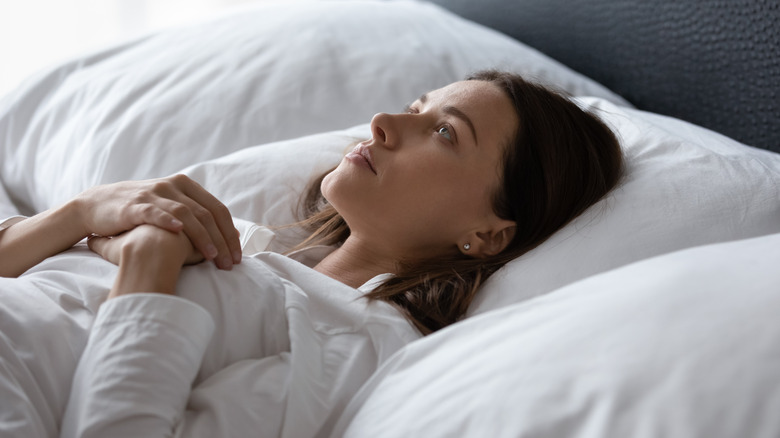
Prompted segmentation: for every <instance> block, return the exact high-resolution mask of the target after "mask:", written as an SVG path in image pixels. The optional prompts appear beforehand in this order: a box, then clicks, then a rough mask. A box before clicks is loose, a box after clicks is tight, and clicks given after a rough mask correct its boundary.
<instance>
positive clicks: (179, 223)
mask: <svg viewBox="0 0 780 438" xmlns="http://www.w3.org/2000/svg"><path fill="white" fill-rule="evenodd" d="M171 225H172V226H173V227H174V228H179V227H183V226H184V223H183V222H182V221H180V220H178V219H171Z"/></svg>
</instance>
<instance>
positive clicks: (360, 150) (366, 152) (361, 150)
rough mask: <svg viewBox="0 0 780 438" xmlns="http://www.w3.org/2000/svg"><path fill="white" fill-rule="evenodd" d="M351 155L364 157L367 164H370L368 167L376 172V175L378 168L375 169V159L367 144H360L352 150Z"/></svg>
mask: <svg viewBox="0 0 780 438" xmlns="http://www.w3.org/2000/svg"><path fill="white" fill-rule="evenodd" d="M350 154H355V155H358V156H360V157H362V158H363V159H364V160H366V163H368V167H370V168H371V171H372V172H374V175H376V167H374V158H373V157H372V156H371V149H369V147H368V146H366V144H365V143H358V145H357V146H355V148H354V149H352V152H350Z"/></svg>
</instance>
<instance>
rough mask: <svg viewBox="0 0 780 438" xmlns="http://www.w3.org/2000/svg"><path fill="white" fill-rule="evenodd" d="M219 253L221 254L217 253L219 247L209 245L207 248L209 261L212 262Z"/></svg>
mask: <svg viewBox="0 0 780 438" xmlns="http://www.w3.org/2000/svg"><path fill="white" fill-rule="evenodd" d="M217 253H219V251H217V247H216V246H214V245H209V246H207V247H206V257H207V258H208V259H209V260H211V259H213V258H214V257H216V256H217Z"/></svg>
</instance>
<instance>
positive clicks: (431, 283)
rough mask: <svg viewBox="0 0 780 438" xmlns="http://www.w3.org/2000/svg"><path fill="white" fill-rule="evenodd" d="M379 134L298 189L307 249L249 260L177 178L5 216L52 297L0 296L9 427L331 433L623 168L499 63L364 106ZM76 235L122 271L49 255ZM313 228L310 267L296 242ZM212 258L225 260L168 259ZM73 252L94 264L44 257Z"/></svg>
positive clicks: (224, 223)
mask: <svg viewBox="0 0 780 438" xmlns="http://www.w3.org/2000/svg"><path fill="white" fill-rule="evenodd" d="M371 133H372V138H371V139H369V140H367V141H364V142H362V143H360V144H358V145H357V146H356V147H355V148H354V149H353V150H352V152H350V153H349V154H347V155H346V156H345V157H344V159H343V160H342V162H341V163H340V164H339V166H338V167H337V168H336V169H334V170H333V171H332V172H329V173H327V174H326V175H324V176H323V178H321V179H320V180H318V181H317V182H316V183H315V184H314V185H313V186H312V189H311V190H310V192H309V193H308V195H307V197H306V201H307V202H306V206H307V211H308V218H307V219H305V220H304V221H303V222H302V223H301V225H302V226H304V227H307V228H309V229H311V231H312V233H311V236H310V238H309V239H308V240H307V241H306V242H304V243H303V244H302V245H301V248H304V247H309V249H308V250H307V249H299V250H297V251H293V252H292V253H291V254H290V257H284V256H280V255H278V254H270V253H261V254H259V255H256V256H254V257H252V258H244V259H243V261H242V259H241V252H240V248H239V243H238V233H237V231H236V230H235V228H234V227H233V225H232V222H231V218H230V216H229V213H228V212H227V210H226V209H225V207H224V206H222V204H220V203H219V201H217V200H216V199H214V198H213V197H212V196H211V195H209V194H208V193H206V192H205V191H204V190H203V189H202V188H200V187H199V186H198V185H197V184H195V183H193V182H192V181H190V180H188V179H187V178H185V177H182V176H176V177H171V178H167V179H163V180H159V181H151V182H127V183H119V184H115V185H109V186H102V187H97V188H94V189H91V190H88V191H86V192H84V193H83V194H81V195H79V196H78V197H77V198H76V199H74V200H73V201H72V202H70V203H68V204H66V205H64V206H63V207H60V208H58V209H54V210H51V211H48V212H45V213H42V214H40V215H38V216H35V217H32V218H30V219H27V220H23V221H21V222H18V223H15V224H13V225H12V226H10V227H8V228H7V229H5V230H3V231H0V233H1V234H0V257H1V258H0V260H1V261H2V263H0V266H1V268H0V269H2V272H1V273H2V275H3V276H17V275H19V274H21V273H22V272H25V271H26V273H25V274H24V275H22V276H21V277H20V278H19V279H17V280H14V281H17V282H28V283H30V284H29V285H28V287H26V288H20V289H19V290H30V289H33V290H35V288H38V289H39V290H41V291H42V292H41V293H42V295H43V296H44V297H46V298H49V300H48V301H47V300H42V299H41V298H40V297H37V296H35V297H27V296H21V297H19V296H17V295H23V294H8V295H11V296H9V297H8V300H9V301H4V302H3V305H4V306H6V308H5V309H2V310H3V312H4V313H7V314H9V315H10V314H12V313H13V312H14V311H15V310H16V309H22V308H24V307H25V306H27V307H35V306H38V307H37V309H36V312H34V315H33V317H39V318H40V320H36V321H35V322H34V323H30V321H28V320H23V321H17V322H14V321H13V319H12V318H4V319H3V322H2V324H3V330H2V333H3V335H4V336H3V338H2V341H3V345H0V347H2V348H3V351H12V352H14V351H17V350H18V349H19V346H29V347H28V348H29V349H30V351H25V353H26V354H18V353H17V354H16V355H15V356H9V357H4V361H5V362H4V363H5V364H7V366H6V370H5V371H4V373H5V374H4V375H3V376H4V378H3V381H2V382H0V383H2V387H0V391H2V392H3V394H0V395H2V398H0V399H2V400H5V401H4V403H7V406H3V409H2V412H8V413H9V414H7V415H5V417H11V418H12V419H13V418H14V416H16V417H15V418H16V419H17V420H18V419H25V420H24V421H16V422H14V421H4V422H3V423H2V426H3V428H4V432H5V431H6V430H7V431H10V432H9V433H8V435H9V436H10V435H14V434H16V435H18V436H53V435H57V434H58V430H59V427H60V419H61V418H62V430H61V433H62V436H125V435H127V436H139V435H140V436H152V435H163V434H172V433H174V432H175V433H178V434H181V436H226V435H230V434H231V433H234V434H242V433H245V432H246V431H249V430H252V431H255V430H258V431H259V432H260V435H261V436H295V437H301V436H314V435H315V434H317V433H326V432H327V431H328V430H329V428H330V427H331V426H332V424H333V422H334V421H335V420H336V419H337V417H338V414H339V413H340V410H341V409H342V408H343V407H344V405H345V404H346V402H347V401H348V400H349V397H350V396H351V394H352V393H353V392H354V391H355V390H357V389H358V388H359V386H360V385H361V384H362V383H363V381H365V379H367V378H368V377H369V376H370V374H371V373H372V372H373V371H374V370H375V369H376V367H377V366H378V365H379V364H381V363H382V362H383V361H384V360H385V359H386V358H387V357H388V356H389V355H390V354H392V353H393V352H394V351H396V350H398V349H399V348H401V347H402V346H403V345H405V344H406V343H408V342H410V341H412V340H414V339H415V338H417V337H419V334H420V333H422V334H427V333H430V332H432V331H435V330H437V329H439V328H441V327H444V326H446V325H447V324H451V323H453V322H455V321H457V320H458V319H459V318H460V317H462V315H463V314H464V312H465V311H466V309H467V307H468V305H469V303H470V301H471V299H472V298H473V296H474V294H475V292H476V290H477V288H478V286H479V285H480V284H481V283H482V282H483V281H484V280H485V279H487V278H488V276H490V275H491V274H492V273H493V272H495V270H497V269H498V268H499V267H501V266H502V265H503V264H505V263H506V262H507V261H509V260H511V259H513V258H515V257H517V256H519V255H521V254H523V253H525V252H527V251H528V250H530V249H532V248H534V247H535V246H537V245H539V244H540V243H541V242H543V241H544V240H545V239H546V238H547V237H549V236H550V235H551V234H552V233H554V232H555V231H556V230H558V229H560V227H562V226H563V225H565V224H566V223H568V222H569V221H570V220H572V219H573V218H574V217H576V216H577V215H578V214H580V213H581V212H582V211H584V210H585V209H586V208H588V206H590V205H592V204H593V203H594V202H596V201H598V200H599V199H600V198H601V197H602V196H603V195H604V194H605V193H607V192H608V191H609V190H610V189H611V188H612V187H613V186H614V185H615V184H616V183H617V180H618V178H619V175H620V172H621V169H622V158H621V153H620V148H619V146H618V144H617V141H616V140H615V138H614V136H613V135H612V133H611V132H610V131H609V129H607V128H606V127H605V126H604V125H603V124H602V123H601V122H600V121H599V120H598V119H597V118H596V117H594V116H592V115H590V114H588V113H586V112H583V111H582V110H581V109H579V108H578V107H577V106H576V105H575V104H573V103H572V102H570V101H568V100H567V99H565V98H563V97H561V96H559V95H557V94H555V93H552V92H550V91H548V90H546V89H544V88H542V87H539V86H537V85H533V84H530V83H527V82H525V81H523V80H522V79H521V78H519V77H517V76H514V75H511V74H507V73H502V72H494V71H488V72H482V73H479V74H477V75H475V76H473V77H471V78H469V79H468V80H466V81H462V82H457V83H454V84H451V85H449V86H447V87H444V88H442V89H439V90H434V91H432V92H430V93H427V94H425V95H424V96H422V97H421V98H419V99H418V100H417V101H415V102H414V103H413V104H412V105H410V106H409V107H408V109H407V111H406V112H405V113H403V114H396V115H388V114H377V115H376V116H374V118H373V120H372V122H371ZM90 235H99V236H106V237H91V238H90V239H89V248H90V249H91V250H93V251H94V252H96V253H97V254H99V255H100V257H103V258H105V259H107V260H108V261H110V262H112V263H114V264H116V265H118V268H113V267H112V265H109V264H106V263H105V261H103V260H102V259H100V257H97V256H90V255H89V254H87V253H86V250H84V249H83V248H75V249H73V250H70V251H68V252H66V253H64V254H62V255H60V256H58V257H53V258H49V259H47V257H49V256H51V255H53V254H56V253H58V252H60V251H62V250H64V249H67V248H70V247H71V246H73V245H74V244H75V243H76V242H78V241H79V240H81V239H82V238H83V237H85V236H90ZM322 244H324V245H326V246H327V248H328V250H327V251H328V253H327V254H326V255H324V256H321V257H318V256H316V255H315V256H314V259H316V260H317V261H316V263H314V264H312V267H313V269H309V268H307V267H305V266H303V265H302V264H300V263H298V262H296V261H294V260H292V257H295V256H296V255H300V254H302V253H306V252H307V251H308V252H311V251H312V250H314V251H322V250H323V247H322ZM204 259H207V260H213V261H214V263H215V264H216V266H217V267H218V268H221V269H220V270H217V269H212V268H210V267H209V266H208V265H205V264H200V265H197V266H193V267H191V268H188V269H186V270H182V266H183V265H185V264H195V263H198V262H200V261H202V260H204ZM74 263H79V264H80V265H79V266H80V269H81V270H82V271H88V272H89V273H90V275H82V276H80V277H78V278H75V279H74V278H71V277H68V275H72V276H76V274H66V275H64V276H63V277H62V278H63V281H62V282H61V283H63V284H65V286H64V287H60V286H59V285H52V282H51V281H50V277H45V278H44V277H40V276H39V275H41V273H45V272H52V271H55V272H60V271H62V272H70V271H73V269H72V268H73V265H74ZM30 268H32V269H30ZM227 271H231V272H227ZM112 278H113V279H114V280H113V283H111V284H109V283H108V282H107V280H106V279H109V280H108V281H109V282H110V279H112ZM13 284H14V283H13V282H12V281H11V280H4V282H2V283H0V286H9V287H11V286H13ZM85 284H86V285H87V286H84V285H85ZM30 285H31V286H32V288H30V287H29V286H30ZM72 285H76V286H72ZM70 286H72V287H76V288H78V289H79V293H77V294H74V293H72V291H71V290H70V289H68V287H70ZM58 287H59V289H57V288H58ZM109 287H110V291H109V293H108V300H107V301H105V303H103V300H104V299H105V290H106V289H108V288H109ZM47 288H49V289H47ZM55 289H56V290H55ZM173 294H177V295H180V296H181V297H183V299H182V298H178V297H174V296H172V295H173ZM363 298H368V299H363ZM44 301H45V302H44ZM9 303H10V304H9ZM98 309H99V311H98ZM49 312H51V313H52V314H55V315H57V317H56V318H50V317H48V316H47V315H48V314H49ZM52 321H54V322H52ZM62 321H65V322H62ZM410 323H411V324H410ZM14 324H16V325H14ZM30 324H37V325H40V326H45V327H47V328H48V329H49V330H50V331H49V332H47V331H45V330H41V331H30V330H25V328H26V327H29V326H30ZM47 324H51V327H49V326H47ZM54 330H56V331H57V333H58V335H55V336H54V338H52V335H51V333H52V332H53V331H54ZM9 333H11V335H9ZM38 333H47V335H46V336H44V335H39V334H38ZM52 339H56V342H55V343H56V344H57V345H56V346H52V345H51V344H52ZM40 344H43V345H48V346H49V347H50V348H43V349H38V350H36V349H35V348H36V346H37V345H40ZM62 344H65V346H64V347H63V346H62ZM12 347H14V348H15V350H12ZM50 362H51V363H56V367H53V368H54V370H52V367H51V366H49V367H48V368H47V363H50ZM9 376H10V377H9ZM69 376H73V380H72V386H71V382H70V379H69ZM63 381H64V382H63ZM20 388H21V390H20ZM193 388H194V389H193ZM12 406H13V407H12ZM301 418H306V419H307V421H300V419H301Z"/></svg>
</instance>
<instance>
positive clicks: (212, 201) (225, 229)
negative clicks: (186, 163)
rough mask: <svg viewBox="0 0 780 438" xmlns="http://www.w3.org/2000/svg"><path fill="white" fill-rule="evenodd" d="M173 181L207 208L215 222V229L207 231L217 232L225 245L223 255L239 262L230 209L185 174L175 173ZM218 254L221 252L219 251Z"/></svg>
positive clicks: (239, 256) (239, 255) (238, 249)
mask: <svg viewBox="0 0 780 438" xmlns="http://www.w3.org/2000/svg"><path fill="white" fill-rule="evenodd" d="M174 181H175V182H174V183H175V184H176V185H177V186H178V187H179V188H180V189H181V191H182V192H183V193H184V194H185V195H186V196H188V197H189V198H190V199H192V200H193V201H195V202H196V203H197V204H198V205H200V206H201V207H203V208H205V209H206V210H208V212H209V213H210V218H211V219H212V220H213V221H214V223H215V224H216V229H211V228H209V231H210V232H217V233H218V234H219V236H220V237H221V240H223V241H224V242H225V244H226V245H227V251H228V252H227V253H225V254H224V255H230V256H231V257H232V259H233V262H234V263H239V262H240V261H241V241H240V240H239V235H238V230H236V227H235V225H233V217H232V216H231V214H230V210H228V208H227V207H226V206H225V204H223V203H222V202H220V201H219V199H217V198H216V197H215V196H214V195H212V194H211V193H209V192H208V191H207V190H206V189H204V188H203V187H202V186H201V185H200V184H198V183H197V182H196V181H193V180H192V179H190V178H188V177H187V176H185V175H176V176H175V177H174ZM204 225H207V228H208V224H204ZM216 240H217V239H215V241H216ZM220 254H222V252H221V251H220Z"/></svg>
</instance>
